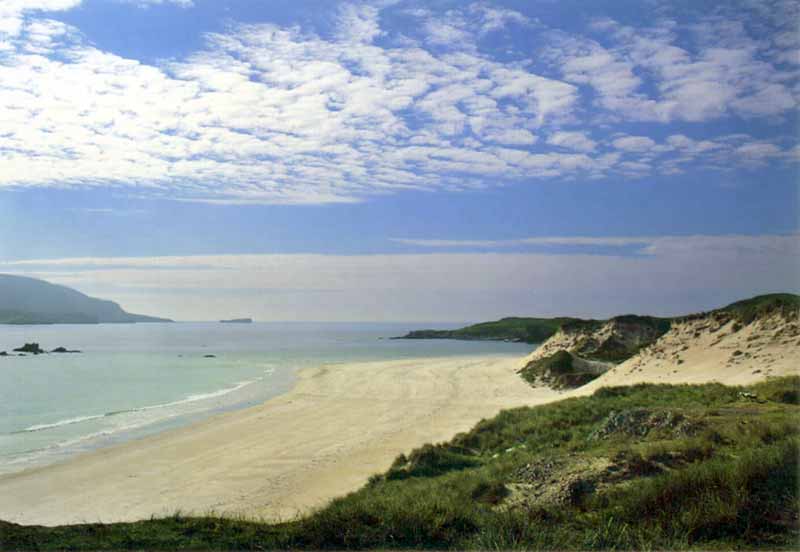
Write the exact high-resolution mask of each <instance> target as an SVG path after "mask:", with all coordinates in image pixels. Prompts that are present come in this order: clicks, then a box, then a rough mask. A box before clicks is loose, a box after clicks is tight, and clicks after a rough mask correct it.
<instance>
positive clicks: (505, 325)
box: [396, 317, 578, 343]
mask: <svg viewBox="0 0 800 552" xmlns="http://www.w3.org/2000/svg"><path fill="white" fill-rule="evenodd" d="M577 321H578V319H577V318H517V317H511V318H503V319H501V320H496V321H494V322H482V323H480V324H473V325H472V326H467V327H465V328H460V329H458V330H415V331H413V332H409V333H407V334H406V335H404V336H402V337H400V338H396V339H464V340H489V341H504V340H508V341H520V342H524V343H541V342H542V341H546V340H547V339H548V338H549V337H550V336H552V335H553V334H554V333H556V332H557V331H558V330H559V328H561V327H562V326H563V325H564V324H567V323H570V322H577Z"/></svg>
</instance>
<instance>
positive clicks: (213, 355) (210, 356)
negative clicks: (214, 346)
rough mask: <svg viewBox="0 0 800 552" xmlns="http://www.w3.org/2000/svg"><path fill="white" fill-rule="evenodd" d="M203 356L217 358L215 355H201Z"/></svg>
mask: <svg viewBox="0 0 800 552" xmlns="http://www.w3.org/2000/svg"><path fill="white" fill-rule="evenodd" d="M203 358H217V355H203Z"/></svg>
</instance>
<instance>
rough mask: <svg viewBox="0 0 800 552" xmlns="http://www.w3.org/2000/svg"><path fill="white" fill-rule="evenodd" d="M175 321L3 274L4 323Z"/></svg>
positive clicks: (0, 308) (0, 315)
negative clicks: (130, 310) (134, 312)
mask: <svg viewBox="0 0 800 552" xmlns="http://www.w3.org/2000/svg"><path fill="white" fill-rule="evenodd" d="M130 322H172V320H169V319H166V318H158V317H155V316H145V315H143V314H132V313H129V312H126V311H125V310H123V309H122V307H120V306H119V305H118V304H117V303H115V302H114V301H107V300H104V299H97V298H95V297H89V296H88V295H85V294H83V293H81V292H79V291H77V290H74V289H71V288H68V287H66V286H60V285H57V284H51V283H50V282H46V281H44V280H38V279H36V278H27V277H24V276H12V275H10V274H0V324H99V323H130Z"/></svg>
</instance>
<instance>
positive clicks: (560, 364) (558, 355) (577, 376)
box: [520, 350, 599, 389]
mask: <svg viewBox="0 0 800 552" xmlns="http://www.w3.org/2000/svg"><path fill="white" fill-rule="evenodd" d="M520 375H521V376H522V378H523V379H525V381H527V382H528V383H530V384H531V385H537V384H539V383H541V382H544V383H546V384H547V385H549V386H550V387H552V388H553V389H571V388H573V387H580V386H581V385H584V384H586V383H589V382H590V381H592V380H593V379H595V378H596V377H597V376H598V375H599V374H598V373H593V372H585V371H581V370H580V369H579V368H577V365H576V363H575V362H574V360H573V358H572V354H570V353H568V352H567V351H564V350H561V351H557V352H555V353H553V354H552V355H550V356H547V357H544V358H540V359H537V360H535V361H533V362H530V363H528V365H527V366H525V368H523V369H522V370H521V371H520Z"/></svg>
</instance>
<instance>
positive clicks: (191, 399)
mask: <svg viewBox="0 0 800 552" xmlns="http://www.w3.org/2000/svg"><path fill="white" fill-rule="evenodd" d="M270 373H272V372H271V371H265V375H269V374H270ZM264 377H265V376H262V377H260V378H256V379H253V380H247V381H241V382H238V383H236V384H234V385H233V386H232V387H226V388H224V389H218V390H216V391H210V392H208V393H196V394H193V395H189V396H187V397H185V398H183V399H180V400H177V401H171V402H166V403H161V404H153V405H148V406H141V407H137V408H128V409H125V410H114V411H111V412H105V413H103V414H92V415H88V416H76V417H74V418H67V419H64V420H58V421H56V422H52V423H44V424H36V425H32V426H30V427H26V428H24V429H20V430H17V431H12V432H11V433H10V434H11V435H17V434H20V433H33V432H38V431H47V430H49V429H55V428H59V427H63V426H67V425H73V424H80V423H84V422H90V421H93V420H100V419H103V418H110V417H114V416H120V415H123V414H135V413H137V412H148V411H151V410H159V409H164V408H171V407H176V406H184V405H188V404H191V403H195V402H199V401H204V400H209V399H215V398H218V397H222V396H225V395H228V394H230V393H235V392H236V391H239V390H240V389H242V388H244V387H247V386H248V385H252V384H254V383H258V382H259V381H262V380H263V379H264ZM173 415H178V413H177V412H176V413H174V414H173ZM173 415H170V416H167V417H172V416H173ZM155 421H157V420H153V422H155ZM148 423H152V422H148ZM142 425H146V424H142ZM125 429H131V427H128V426H125V427H122V428H118V429H117V428H115V429H114V430H112V431H113V432H117V431H122V430H125ZM107 431H108V430H106V431H105V432H101V433H103V434H107ZM93 436H97V435H94V434H93Z"/></svg>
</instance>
